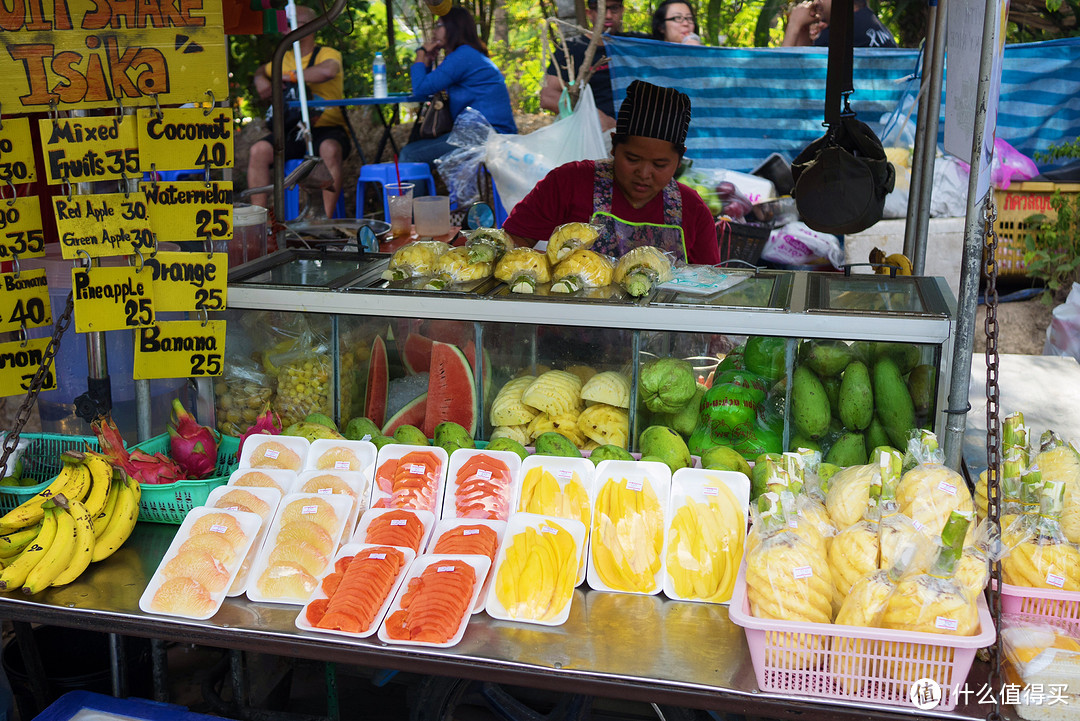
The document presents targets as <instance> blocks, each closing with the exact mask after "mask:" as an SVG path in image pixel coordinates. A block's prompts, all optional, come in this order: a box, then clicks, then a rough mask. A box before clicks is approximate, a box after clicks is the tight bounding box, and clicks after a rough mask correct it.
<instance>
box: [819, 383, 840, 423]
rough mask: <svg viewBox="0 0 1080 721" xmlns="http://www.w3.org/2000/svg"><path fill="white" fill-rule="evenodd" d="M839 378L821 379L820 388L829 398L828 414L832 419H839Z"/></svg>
mask: <svg viewBox="0 0 1080 721" xmlns="http://www.w3.org/2000/svg"><path fill="white" fill-rule="evenodd" d="M840 383H841V380H840V377H839V376H828V377H826V378H822V379H821V387H822V388H824V389H825V395H826V396H828V397H829V413H830V415H832V417H833V418H839V417H840Z"/></svg>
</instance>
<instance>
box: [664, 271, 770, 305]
mask: <svg viewBox="0 0 1080 721" xmlns="http://www.w3.org/2000/svg"><path fill="white" fill-rule="evenodd" d="M731 275H733V276H734V275H742V274H739V273H731ZM790 303H791V274H790V273H770V272H759V273H746V274H745V277H744V278H743V279H742V280H740V281H739V282H738V283H736V284H735V285H733V286H731V287H729V288H725V289H723V290H721V291H718V292H716V293H712V294H699V293H688V292H681V291H676V290H665V289H661V290H660V291H659V292H657V294H656V297H655V298H654V299H653V300H652V302H651V303H650V304H649V305H652V306H708V307H713V308H725V307H726V308H760V309H763V310H784V309H786V308H787V307H788V306H789V305H790Z"/></svg>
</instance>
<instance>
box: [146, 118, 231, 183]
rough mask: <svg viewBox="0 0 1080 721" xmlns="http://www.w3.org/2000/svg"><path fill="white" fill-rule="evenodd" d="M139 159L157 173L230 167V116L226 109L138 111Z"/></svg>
mask: <svg viewBox="0 0 1080 721" xmlns="http://www.w3.org/2000/svg"><path fill="white" fill-rule="evenodd" d="M137 117H138V123H137V125H138V129H139V130H138V137H139V154H140V156H139V160H140V162H141V163H142V164H143V167H146V168H150V167H154V168H157V169H158V170H188V169H191V168H205V167H206V166H207V165H209V166H210V167H211V168H231V167H232V165H233V133H234V126H233V114H232V109H230V108H213V109H212V110H211V111H210V113H209V114H207V112H206V111H205V110H203V109H202V108H163V109H161V110H158V109H156V108H149V109H144V108H140V109H139V111H138V114H137Z"/></svg>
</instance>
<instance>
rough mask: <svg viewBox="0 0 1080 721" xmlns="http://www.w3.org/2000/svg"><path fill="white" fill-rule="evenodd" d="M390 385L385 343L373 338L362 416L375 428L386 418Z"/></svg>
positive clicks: (378, 338) (377, 337)
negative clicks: (387, 390)
mask: <svg viewBox="0 0 1080 721" xmlns="http://www.w3.org/2000/svg"><path fill="white" fill-rule="evenodd" d="M389 383H390V371H389V368H388V367H387V360H386V343H385V342H384V341H383V339H382V336H378V335H377V336H375V340H374V341H372V343H371V358H370V359H369V360H368V375H367V390H366V391H365V396H364V415H365V416H367V417H368V418H370V419H371V420H372V422H374V423H375V425H377V426H381V425H382V423H383V420H385V416H386V388H387V386H388V385H389Z"/></svg>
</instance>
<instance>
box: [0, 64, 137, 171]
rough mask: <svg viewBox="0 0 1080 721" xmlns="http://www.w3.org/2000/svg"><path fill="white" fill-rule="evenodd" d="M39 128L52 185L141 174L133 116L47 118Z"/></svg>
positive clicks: (39, 122)
mask: <svg viewBox="0 0 1080 721" xmlns="http://www.w3.org/2000/svg"><path fill="white" fill-rule="evenodd" d="M0 56H2V53H0ZM0 77H2V76H0ZM38 129H39V130H40V131H41V150H42V153H43V154H44V155H45V175H46V177H47V178H48V179H49V185H57V184H58V183H87V182H90V181H94V180H119V179H120V178H123V177H125V176H128V177H132V176H137V175H138V174H139V146H138V142H139V141H138V136H137V134H136V132H135V118H133V117H131V116H130V115H127V116H113V117H96V118H57V119H53V120H50V119H48V118H46V119H45V120H39V121H38Z"/></svg>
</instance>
